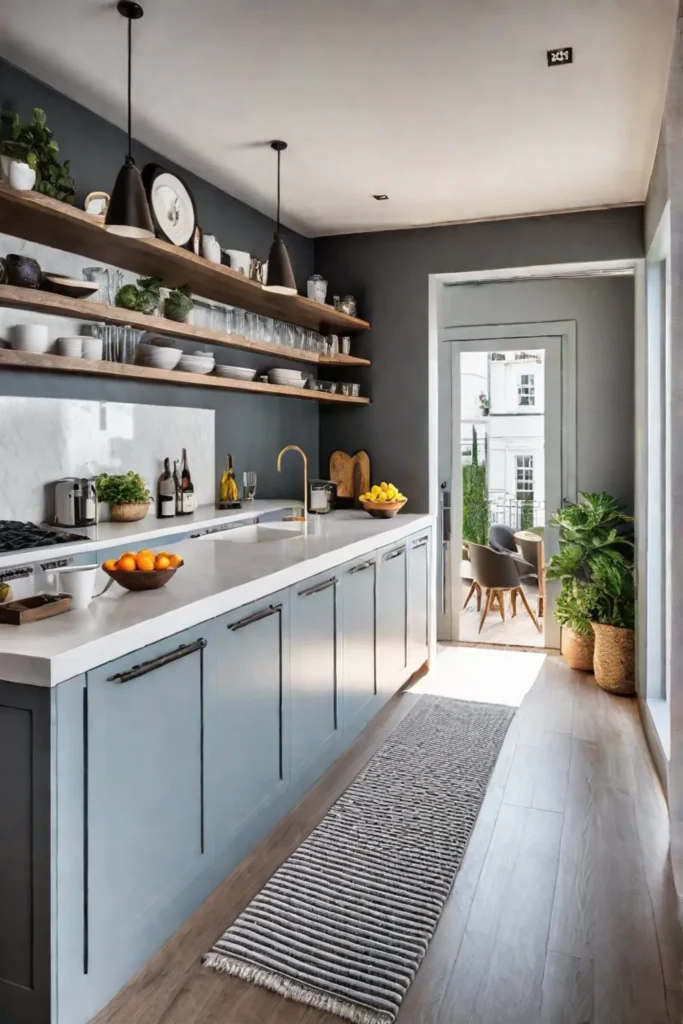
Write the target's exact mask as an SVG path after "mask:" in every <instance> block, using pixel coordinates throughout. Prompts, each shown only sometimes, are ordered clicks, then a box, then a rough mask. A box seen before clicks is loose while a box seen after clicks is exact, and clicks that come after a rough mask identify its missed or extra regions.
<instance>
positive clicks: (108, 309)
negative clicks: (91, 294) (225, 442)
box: [0, 284, 370, 367]
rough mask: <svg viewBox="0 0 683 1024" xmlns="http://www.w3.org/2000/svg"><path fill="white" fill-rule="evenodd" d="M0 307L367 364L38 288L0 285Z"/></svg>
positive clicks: (279, 354) (313, 359) (327, 362)
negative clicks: (72, 297)
mask: <svg viewBox="0 0 683 1024" xmlns="http://www.w3.org/2000/svg"><path fill="white" fill-rule="evenodd" d="M0 306H11V307H12V308H14V309H33V310H37V311H38V312H39V313H50V314H54V315H56V316H65V317H74V318H77V319H79V320H96V321H98V322H101V323H108V324H117V325H121V326H126V327H135V328H137V329H139V330H141V331H154V332H155V334H167V335H169V336H171V337H174V338H184V339H186V340H187V341H208V342H210V343H211V344H212V345H223V346H225V347H226V348H239V349H243V350H244V351H246V352H258V353H259V354H261V355H268V356H273V357H274V358H276V359H294V360H297V361H298V362H301V363H316V364H317V365H319V366H339V367H347V366H369V365H370V360H369V359H360V358H359V357H358V356H345V355H341V354H340V355H338V356H324V355H319V354H318V353H317V352H302V351H301V349H298V348H288V347H286V346H284V345H274V344H272V343H269V342H266V341H249V339H248V338H243V337H242V335H241V334H224V333H223V332H222V331H214V330H212V329H211V328H209V327H193V326H192V325H191V324H181V323H178V322H176V321H175V320H167V319H166V318H165V317H162V316H147V315H146V314H145V313H136V312H134V311H133V310H130V309H119V307H118V306H105V305H103V304H102V303H100V302H93V301H92V300H91V299H71V298H68V297H67V296H65V295H56V294H55V293H54V292H44V291H40V290H39V289H37V288H16V287H14V285H9V284H3V285H0Z"/></svg>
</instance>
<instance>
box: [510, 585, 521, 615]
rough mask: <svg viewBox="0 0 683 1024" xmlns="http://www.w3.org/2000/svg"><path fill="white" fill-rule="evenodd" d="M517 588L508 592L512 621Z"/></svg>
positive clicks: (515, 607)
mask: <svg viewBox="0 0 683 1024" xmlns="http://www.w3.org/2000/svg"><path fill="white" fill-rule="evenodd" d="M518 589H519V588H515V589H514V590H511V591H510V609H511V611H512V618H513V619H514V617H515V615H516V614H517V592H518Z"/></svg>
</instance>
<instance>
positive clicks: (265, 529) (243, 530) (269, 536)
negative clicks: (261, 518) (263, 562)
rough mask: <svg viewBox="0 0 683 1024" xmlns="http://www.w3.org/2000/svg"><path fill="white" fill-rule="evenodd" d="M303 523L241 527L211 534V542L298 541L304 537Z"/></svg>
mask: <svg viewBox="0 0 683 1024" xmlns="http://www.w3.org/2000/svg"><path fill="white" fill-rule="evenodd" d="M302 526H303V523H273V524H272V525H271V524H269V523H264V524H258V525H256V526H239V527H237V528H236V529H234V530H225V531H224V532H222V533H218V534H216V533H214V534H210V535H209V537H208V538H207V539H209V540H226V541H228V542H229V543H231V544H264V543H271V544H272V543H273V542H274V541H277V540H296V539H297V538H298V537H303V531H302Z"/></svg>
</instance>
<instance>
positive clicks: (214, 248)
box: [202, 235, 221, 263]
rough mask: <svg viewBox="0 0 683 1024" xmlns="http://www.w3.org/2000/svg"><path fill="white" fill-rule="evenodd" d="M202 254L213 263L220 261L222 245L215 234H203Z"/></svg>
mask: <svg viewBox="0 0 683 1024" xmlns="http://www.w3.org/2000/svg"><path fill="white" fill-rule="evenodd" d="M202 256H203V257H204V259H205V260H209V261H210V262H211V263H220V261H221V247H220V243H219V241H218V239H217V238H216V236H215V235H202Z"/></svg>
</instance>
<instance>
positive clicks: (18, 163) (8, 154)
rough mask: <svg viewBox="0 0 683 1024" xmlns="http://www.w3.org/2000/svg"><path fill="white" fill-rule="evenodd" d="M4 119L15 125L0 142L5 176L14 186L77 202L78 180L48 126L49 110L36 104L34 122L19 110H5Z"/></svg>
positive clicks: (5, 122) (7, 122) (10, 125)
mask: <svg viewBox="0 0 683 1024" xmlns="http://www.w3.org/2000/svg"><path fill="white" fill-rule="evenodd" d="M1 117H2V122H3V124H6V125H8V126H9V127H10V129H11V137H10V138H9V139H5V140H4V141H3V142H2V143H1V144H0V154H1V155H0V162H1V165H2V173H3V177H4V178H5V180H7V181H8V182H9V184H10V185H11V186H12V188H16V189H19V190H20V191H24V192H26V191H30V190H31V189H33V188H35V189H36V191H38V192H41V193H42V194H43V195H46V196H52V198H53V199H59V200H61V202H64V203H70V204H73V201H74V195H75V186H74V180H73V178H72V177H71V170H70V161H68V160H66V161H65V162H64V163H63V164H61V163H60V162H59V160H58V159H57V154H58V153H59V146H58V144H57V142H56V140H55V139H54V137H53V133H52V132H51V131H50V129H49V128H48V126H47V118H46V116H45V111H44V110H41V109H40V107H34V108H33V117H32V119H31V122H30V124H27V125H25V124H22V123H21V118H20V117H19V114H17V113H15V112H14V111H12V110H3V112H2V115H1Z"/></svg>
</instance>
